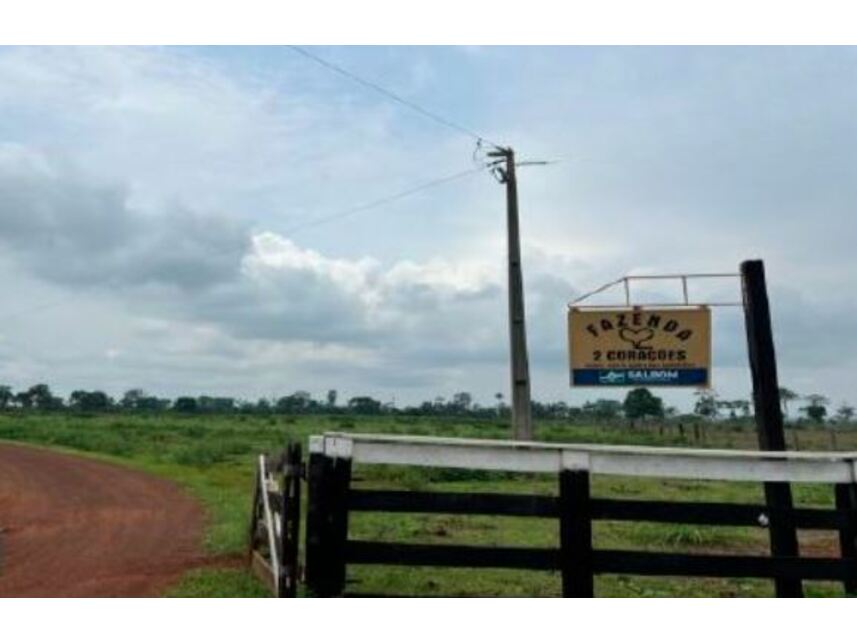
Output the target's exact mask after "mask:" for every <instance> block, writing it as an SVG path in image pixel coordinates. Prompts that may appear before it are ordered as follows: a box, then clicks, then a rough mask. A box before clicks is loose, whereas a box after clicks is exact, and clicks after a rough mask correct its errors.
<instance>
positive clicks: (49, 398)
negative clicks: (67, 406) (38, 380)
mask: <svg viewBox="0 0 857 643" xmlns="http://www.w3.org/2000/svg"><path fill="white" fill-rule="evenodd" d="M27 395H28V397H29V399H30V403H31V405H32V406H33V407H35V408H36V409H38V410H40V411H53V410H56V409H59V408H62V400H61V399H60V398H58V397H55V396H54V395H53V394H52V393H51V389H50V387H49V386H48V385H47V384H36V385H35V386H31V387H30V388H29V390H27Z"/></svg>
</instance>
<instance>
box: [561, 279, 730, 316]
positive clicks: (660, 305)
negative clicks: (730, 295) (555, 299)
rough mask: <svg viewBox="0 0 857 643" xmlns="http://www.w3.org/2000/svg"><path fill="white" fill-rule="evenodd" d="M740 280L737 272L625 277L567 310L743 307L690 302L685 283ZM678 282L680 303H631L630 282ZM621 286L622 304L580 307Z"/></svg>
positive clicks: (606, 285)
mask: <svg viewBox="0 0 857 643" xmlns="http://www.w3.org/2000/svg"><path fill="white" fill-rule="evenodd" d="M735 278H737V279H741V274H740V273H737V272H711V273H688V274H672V275H625V276H624V277H621V278H619V279H617V280H615V281H611V282H609V283H606V284H604V285H603V286H601V287H600V288H596V289H595V290H593V291H591V292H588V293H585V294H583V295H581V296H580V297H578V298H577V299H573V300H572V301H571V302H569V304H568V307H569V308H629V307H633V306H646V307H653V308H667V307H673V306H693V307H698V306H741V307H743V306H744V302H742V301H737V302H734V301H691V300H690V297H689V295H688V288H687V282H688V280H689V279H735ZM657 279H660V280H670V279H671V280H678V281H681V286H682V294H683V298H682V301H671V302H664V303H649V302H646V303H637V304H635V303H633V302H632V301H631V300H632V297H631V282H632V281H644V280H657ZM620 284H621V285H623V286H624V290H625V303H623V304H597V305H595V304H586V305H581V304H580V302H582V301H585V300H587V299H589V298H590V297H593V296H595V295H598V294H600V293H602V292H605V291H607V290H610V288H612V287H614V286H618V285H620Z"/></svg>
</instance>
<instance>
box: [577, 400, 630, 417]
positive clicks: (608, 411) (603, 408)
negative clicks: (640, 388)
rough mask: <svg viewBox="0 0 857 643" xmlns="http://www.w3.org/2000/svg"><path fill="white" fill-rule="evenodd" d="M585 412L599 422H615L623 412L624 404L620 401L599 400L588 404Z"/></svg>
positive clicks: (585, 405)
mask: <svg viewBox="0 0 857 643" xmlns="http://www.w3.org/2000/svg"><path fill="white" fill-rule="evenodd" d="M583 412H584V413H585V414H586V415H588V416H590V417H594V418H595V419H597V420H615V419H616V418H617V417H619V414H620V413H621V412H622V403H621V402H619V401H618V400H604V399H598V400H595V401H594V402H586V403H585V404H584V405H583Z"/></svg>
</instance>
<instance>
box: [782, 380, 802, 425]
mask: <svg viewBox="0 0 857 643" xmlns="http://www.w3.org/2000/svg"><path fill="white" fill-rule="evenodd" d="M779 390H780V403H781V404H782V405H783V415H784V416H786V417H788V415H789V402H794V401H795V400H797V399H799V398H800V396H799V395H798V394H797V393H795V392H794V391H793V390H791V389H789V388H786V387H784V386H781V387H780V389H779Z"/></svg>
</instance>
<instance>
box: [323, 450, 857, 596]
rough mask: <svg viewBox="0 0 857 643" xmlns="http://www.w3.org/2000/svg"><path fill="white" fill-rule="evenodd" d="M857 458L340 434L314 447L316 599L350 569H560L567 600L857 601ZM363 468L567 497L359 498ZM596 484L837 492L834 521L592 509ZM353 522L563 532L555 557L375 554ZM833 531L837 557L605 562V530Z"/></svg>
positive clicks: (388, 550)
mask: <svg viewBox="0 0 857 643" xmlns="http://www.w3.org/2000/svg"><path fill="white" fill-rule="evenodd" d="M855 460H857V453H806V452H805V453H790V452H777V453H769V452H750V451H725V450H702V449H671V448H652V447H627V446H604V445H577V444H546V443H535V442H505V441H495V440H462V439H441V438H430V437H416V436H414V437H406V436H384V435H352V434H343V433H329V434H325V435H323V436H313V437H312V438H310V461H309V469H308V484H309V497H310V506H309V512H308V519H307V535H306V538H307V546H306V553H307V574H306V580H307V585H308V588H309V589H310V591H311V592H312V593H314V594H317V595H321V596H336V595H342V594H343V593H344V590H345V580H346V568H347V566H348V565H349V564H361V565H375V564H378V565H406V566H417V565H419V566H428V567H433V566H440V567H472V568H511V569H531V570H547V571H549V570H554V571H559V572H561V574H562V593H563V596H592V595H593V594H594V587H593V586H594V576H595V575H597V574H608V573H609V574H634V575H644V576H652V575H653V576H661V575H667V576H703V577H720V578H744V577H756V578H767V579H774V580H777V579H796V580H832V581H840V582H842V583H843V584H844V587H845V589H846V592H848V593H857V468H855ZM353 463H362V464H392V465H410V466H425V467H453V468H469V469H477V470H501V471H513V472H535V473H556V474H557V475H558V482H559V484H558V493H557V495H555V496H550V495H525V494H508V493H433V492H417V491H393V490H375V489H372V490H364V489H352V488H351V485H350V482H351V467H352V464H353ZM591 474H606V475H623V476H646V477H655V478H686V479H696V480H730V481H750V482H770V481H778V482H787V483H788V482H813V483H828V484H831V483H832V484H833V485H834V489H835V499H836V503H835V508H831V509H826V508H824V509H823V508H771V507H769V506H767V505H763V504H737V503H726V502H689V501H688V502H682V501H659V500H658V501H655V500H625V499H613V498H598V497H592V495H591V493H590V476H591ZM353 512H391V513H397V512H400V513H418V514H420V513H422V514H426V513H438V514H464V515H494V516H518V517H529V518H540V519H552V520H558V522H559V525H558V526H559V530H558V531H559V547H558V548H533V547H487V546H471V545H434V544H419V543H400V542H370V541H364V540H353V539H349V537H348V517H349V514H350V513H353ZM602 520H607V521H645V522H665V523H678V524H695V525H712V526H747V527H757V528H763V529H766V528H769V526H770V524H771V523H772V522H777V523H778V524H780V525H788V526H790V527H793V528H797V529H820V530H834V531H837V532H838V534H839V543H840V554H841V555H840V557H839V558H829V557H828V558H817V557H813V558H801V557H799V556H798V557H781V556H780V557H777V556H749V555H727V554H685V553H668V552H650V551H622V550H607V549H595V548H594V547H593V545H592V524H593V522H595V521H602Z"/></svg>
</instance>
